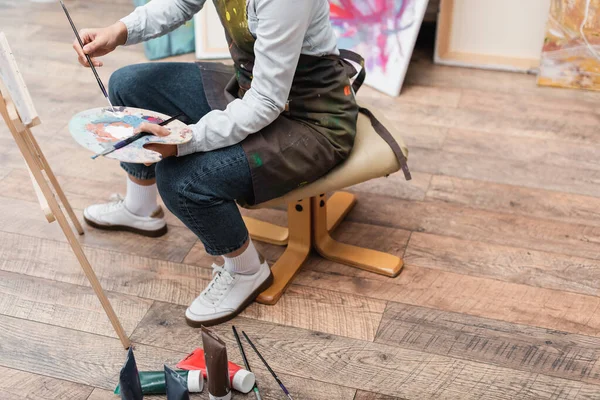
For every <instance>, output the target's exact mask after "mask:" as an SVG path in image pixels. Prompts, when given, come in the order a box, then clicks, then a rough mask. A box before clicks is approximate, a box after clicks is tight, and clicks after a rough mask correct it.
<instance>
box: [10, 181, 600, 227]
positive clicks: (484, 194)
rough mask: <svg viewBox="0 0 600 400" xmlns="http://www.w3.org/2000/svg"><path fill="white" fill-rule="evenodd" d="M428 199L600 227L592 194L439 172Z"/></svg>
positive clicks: (598, 206) (598, 202)
mask: <svg viewBox="0 0 600 400" xmlns="http://www.w3.org/2000/svg"><path fill="white" fill-rule="evenodd" d="M5 179H9V178H8V177H7V178H5ZM426 198H427V200H439V201H443V202H447V203H453V204H457V205H461V206H465V207H469V208H479V209H483V210H488V211H495V212H502V213H509V214H518V215H524V216H530V217H536V218H543V219H549V220H557V221H562V222H569V223H574V224H581V225H592V226H600V199H599V198H597V197H591V196H581V195H576V194H571V193H562V192H556V191H550V190H543V189H532V188H524V187H519V186H513V185H505V184H496V183H490V182H483V181H478V180H471V179H460V178H455V177H451V176H440V175H436V176H434V177H433V178H432V179H431V186H430V187H429V190H428V191H427V195H426Z"/></svg>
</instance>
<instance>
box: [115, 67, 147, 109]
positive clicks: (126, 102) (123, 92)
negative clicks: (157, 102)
mask: <svg viewBox="0 0 600 400" xmlns="http://www.w3.org/2000/svg"><path fill="white" fill-rule="evenodd" d="M149 69H151V66H148V65H146V64H134V65H128V66H126V67H123V68H119V69H118V70H116V71H115V72H114V73H113V74H112V75H111V76H110V79H109V81H108V97H109V98H110V101H111V102H112V103H113V104H114V105H119V106H128V107H141V105H140V104H131V103H135V102H137V99H139V98H143V97H144V94H145V92H146V90H147V88H148V86H149V84H150V81H151V79H149V78H148V76H147V75H148V72H147V71H148V70H149ZM140 91H142V92H140Z"/></svg>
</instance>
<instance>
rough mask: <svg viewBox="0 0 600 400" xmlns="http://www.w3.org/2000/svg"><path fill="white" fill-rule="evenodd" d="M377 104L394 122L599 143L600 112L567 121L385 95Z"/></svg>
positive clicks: (550, 116)
mask: <svg viewBox="0 0 600 400" xmlns="http://www.w3.org/2000/svg"><path fill="white" fill-rule="evenodd" d="M373 106H374V107H378V108H380V109H381V110H382V112H384V114H385V115H386V117H388V118H389V119H390V121H392V122H400V123H405V124H413V125H431V126H435V127H439V128H455V129H466V130H476V131H480V132H487V133H491V134H494V133H497V134H505V133H506V132H510V134H511V135H513V136H523V137H537V138H541V139H559V140H569V141H574V142H589V143H598V142H599V141H600V138H598V136H597V135H596V129H597V124H598V120H597V118H600V116H595V117H591V116H587V117H586V118H583V119H582V120H574V121H571V122H572V123H567V124H565V123H564V121H561V120H560V118H556V117H553V116H552V112H551V111H550V112H548V115H545V116H544V117H543V118H542V117H538V118H529V116H528V115H527V113H523V114H517V115H511V116H510V117H508V116H507V115H506V114H505V113H504V112H503V111H502V110H496V111H485V110H473V109H466V108H452V107H444V106H437V105H422V104H414V103H400V104H396V105H395V106H394V107H393V108H392V107H390V105H389V102H388V101H387V100H385V99H383V98H382V99H379V100H376V101H373Z"/></svg>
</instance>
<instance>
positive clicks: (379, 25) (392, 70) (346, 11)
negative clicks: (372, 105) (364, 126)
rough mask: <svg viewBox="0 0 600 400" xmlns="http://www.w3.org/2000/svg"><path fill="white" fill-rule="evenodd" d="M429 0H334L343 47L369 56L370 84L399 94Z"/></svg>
mask: <svg viewBox="0 0 600 400" xmlns="http://www.w3.org/2000/svg"><path fill="white" fill-rule="evenodd" d="M427 2H428V0H330V6H331V22H332V24H333V26H334V28H335V30H336V33H337V35H338V38H339V47H340V48H341V49H348V50H352V51H355V52H357V53H358V54H360V55H361V56H363V57H364V58H365V67H366V69H367V80H366V84H367V85H369V86H372V87H374V88H375V89H378V90H380V91H382V92H384V93H386V94H389V95H391V96H398V95H399V94H400V90H401V89H402V83H403V82H404V77H405V76H406V70H407V69H408V64H409V62H410V58H411V56H412V52H413V48H414V46H415V42H416V40H417V35H418V34H419V29H420V27H421V22H422V21H423V17H424V15H425V11H426V10H427Z"/></svg>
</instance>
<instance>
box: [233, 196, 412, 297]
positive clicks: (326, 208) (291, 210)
mask: <svg viewBox="0 0 600 400" xmlns="http://www.w3.org/2000/svg"><path fill="white" fill-rule="evenodd" d="M355 204H356V198H355V196H354V195H353V194H352V193H347V192H336V193H335V194H333V195H332V196H331V197H330V198H329V199H327V198H326V196H325V195H321V196H319V197H311V198H309V199H303V200H300V201H298V202H296V203H293V204H289V205H288V228H284V227H281V226H279V225H274V224H271V223H267V222H263V221H259V220H256V219H253V218H249V217H244V221H245V222H246V225H247V227H248V230H249V231H250V235H251V236H252V238H253V239H255V240H258V241H264V242H267V243H271V244H275V245H286V244H287V249H286V251H285V252H284V253H283V254H282V255H281V257H280V258H279V259H278V260H277V262H276V263H275V264H274V265H273V266H272V267H271V271H272V272H273V276H274V281H273V285H271V287H270V288H269V289H267V290H265V291H264V292H263V293H262V294H261V295H260V296H259V297H258V298H257V301H258V302H259V303H262V304H270V305H273V304H276V303H277V301H278V300H279V298H280V297H281V295H282V294H283V292H284V291H285V289H286V288H287V287H288V286H289V284H290V283H291V281H292V280H293V279H294V276H295V275H296V274H297V273H298V271H299V270H300V268H301V267H302V264H304V262H305V261H306V259H307V258H308V256H309V254H310V251H311V249H312V248H315V249H316V250H317V252H318V253H319V254H320V255H321V256H323V257H324V258H327V259H329V260H332V261H335V262H339V263H342V264H346V265H350V266H352V267H357V268H361V269H364V270H366V271H369V272H373V273H377V274H381V275H385V276H389V277H395V276H397V275H398V274H399V273H400V271H401V270H402V267H403V265H404V262H403V261H402V259H401V258H400V257H397V256H394V255H392V254H387V253H383V252H380V251H376V250H371V249H365V248H361V247H358V246H352V245H349V244H345V243H341V242H338V241H336V240H334V239H333V238H332V237H331V235H330V232H332V231H333V230H334V229H335V228H337V227H338V225H339V224H340V223H341V222H342V221H343V220H344V218H345V217H346V215H348V213H349V212H350V210H351V209H352V207H353V206H354V205H355Z"/></svg>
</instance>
